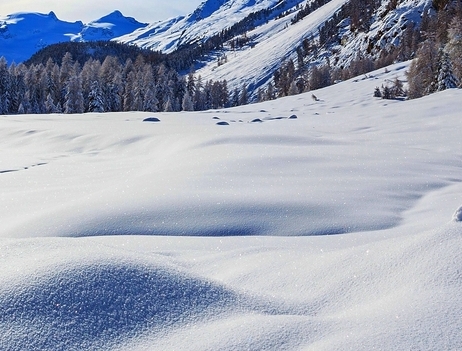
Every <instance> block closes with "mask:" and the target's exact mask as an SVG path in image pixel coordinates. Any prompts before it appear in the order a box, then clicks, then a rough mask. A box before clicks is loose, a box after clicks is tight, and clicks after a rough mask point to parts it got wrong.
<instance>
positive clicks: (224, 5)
mask: <svg viewBox="0 0 462 351" xmlns="http://www.w3.org/2000/svg"><path fill="white" fill-rule="evenodd" d="M279 2H280V0H206V1H204V2H203V3H202V4H201V5H200V6H199V7H198V8H197V9H196V11H194V12H193V13H191V14H189V15H187V16H184V17H183V16H182V17H178V18H174V19H169V20H166V21H161V22H159V23H153V24H150V25H148V26H147V27H145V28H142V29H140V30H138V31H135V32H133V33H130V34H127V35H125V36H121V37H119V38H117V39H116V40H117V41H120V42H125V43H131V44H135V45H138V46H141V47H143V48H148V49H153V50H160V51H162V52H165V53H169V52H172V51H173V50H175V49H177V48H178V47H180V46H181V45H183V44H190V43H194V42H198V41H202V40H205V39H207V38H209V37H211V36H213V35H215V34H218V33H220V32H221V31H222V30H223V29H227V28H229V27H231V26H232V25H233V24H235V23H237V22H239V21H240V20H242V19H244V18H245V17H247V16H248V15H249V14H250V13H252V12H257V11H259V10H263V9H269V8H272V7H274V6H275V5H277V4H278V3H279ZM300 2H302V0H290V1H289V3H290V4H293V5H295V4H296V3H300Z"/></svg>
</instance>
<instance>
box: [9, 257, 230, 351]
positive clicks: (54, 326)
mask: <svg viewBox="0 0 462 351" xmlns="http://www.w3.org/2000/svg"><path fill="white" fill-rule="evenodd" d="M43 271H44V270H43V269H42V272H41V274H39V275H38V276H35V277H34V278H32V279H31V280H29V279H25V280H26V283H20V282H19V283H18V282H16V284H13V285H12V286H11V285H10V286H5V285H3V287H2V289H1V290H0V309H1V310H2V313H1V315H0V326H1V329H2V330H9V332H8V333H7V334H4V335H3V336H2V337H1V338H0V348H1V349H2V350H7V349H8V350H58V349H61V350H62V349H65V350H77V349H79V350H81V349H84V348H87V347H89V346H90V347H91V349H100V348H101V347H103V346H104V345H105V346H108V345H110V344H112V343H114V342H117V341H120V339H121V338H123V339H126V338H130V337H134V336H136V335H137V334H138V333H142V332H143V331H146V330H148V329H149V330H150V332H151V333H152V332H153V331H155V332H162V331H165V330H166V329H168V328H169V327H171V326H173V325H175V326H176V327H178V326H179V325H182V324H184V323H187V322H192V321H197V320H200V319H201V318H205V317H207V316H208V315H210V314H213V315H218V314H220V312H221V311H224V310H226V309H229V308H230V307H231V306H234V307H235V306H236V305H237V302H236V300H237V296H236V294H235V293H233V292H232V291H230V290H227V289H225V288H224V287H222V286H218V285H216V284H213V283H211V282H209V281H206V280H202V279H198V278H193V277H190V276H187V275H185V274H182V273H180V272H175V271H173V270H171V269H168V268H164V267H152V266H142V265H139V264H136V263H132V262H117V263H115V262H106V261H103V262H93V263H91V264H83V263H77V264H75V263H73V262H65V266H64V267H59V266H55V267H54V268H53V271H50V272H48V271H47V270H45V273H43Z"/></svg>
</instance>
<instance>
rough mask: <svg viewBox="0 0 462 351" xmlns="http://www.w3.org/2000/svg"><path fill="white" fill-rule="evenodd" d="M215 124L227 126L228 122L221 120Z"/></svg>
mask: <svg viewBox="0 0 462 351" xmlns="http://www.w3.org/2000/svg"><path fill="white" fill-rule="evenodd" d="M217 126H229V123H228V122H226V121H221V122H218V123H217Z"/></svg>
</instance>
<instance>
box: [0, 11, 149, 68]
mask: <svg viewBox="0 0 462 351" xmlns="http://www.w3.org/2000/svg"><path fill="white" fill-rule="evenodd" d="M144 26H146V24H145V23H140V22H138V21H136V20H135V19H133V18H131V17H125V16H123V15H122V14H121V13H120V12H119V11H114V12H112V13H111V14H109V15H107V16H104V17H102V18H100V19H97V20H95V21H92V22H90V23H88V24H84V23H83V22H81V21H77V22H66V21H62V20H60V19H58V18H57V17H56V15H55V14H54V12H50V13H49V14H41V13H15V14H12V15H9V16H6V17H3V18H0V48H1V49H0V56H3V57H5V58H6V59H7V61H8V62H10V63H11V62H16V63H19V62H22V61H25V60H27V59H28V58H30V56H31V55H32V54H34V53H35V52H37V51H38V50H40V49H42V48H44V47H46V46H48V45H51V44H55V43H60V42H65V41H89V40H110V39H112V38H114V37H117V36H122V35H124V34H126V33H131V32H133V31H134V30H136V29H138V28H141V27H144Z"/></svg>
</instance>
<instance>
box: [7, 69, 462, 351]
mask: <svg viewBox="0 0 462 351" xmlns="http://www.w3.org/2000/svg"><path fill="white" fill-rule="evenodd" d="M405 69H406V65H405V64H398V65H395V66H392V67H389V68H388V71H387V72H386V71H385V70H379V71H377V72H374V73H372V74H370V75H368V76H367V77H362V78H361V77H360V78H357V79H353V80H350V81H347V82H344V83H340V84H338V85H335V86H332V87H329V88H325V89H322V90H319V91H316V92H315V94H316V96H317V97H318V98H319V101H313V100H312V99H311V97H310V95H311V93H310V94H304V95H298V96H294V97H288V98H284V99H279V100H276V101H270V102H266V103H262V104H254V105H248V106H242V107H239V108H233V109H228V110H218V111H206V112H192V113H156V114H146V113H115V114H86V115H41V116H38V115H27V116H2V117H0V120H1V124H2V128H1V129H0V186H1V189H2V191H1V192H0V214H1V219H2V225H1V227H0V311H1V313H0V328H1V330H2V333H1V335H0V349H1V350H37V349H40V350H82V349H88V350H103V349H111V350H174V349H175V350H244V349H248V350H263V349H265V350H294V349H297V350H350V349H355V350H367V351H369V350H371V349H381V350H409V349H415V350H457V349H461V348H462V337H461V334H460V330H462V312H461V309H460V306H461V305H462V294H461V293H460V291H461V289H462V279H461V278H462V277H461V272H462V255H461V254H460V253H461V252H462V226H461V223H460V222H461V221H462V218H461V217H462V215H461V213H462V210H461V205H462V197H461V194H462V183H461V181H462V141H461V140H462V138H461V136H462V135H461V131H460V112H459V107H458V104H457V102H459V101H460V100H461V98H462V91H460V90H449V91H444V92H441V93H437V94H434V95H432V96H429V97H426V98H423V99H419V100H414V101H386V100H381V99H377V98H373V97H372V94H373V90H374V88H375V86H380V85H381V84H383V83H386V82H387V81H390V80H393V79H394V78H395V77H401V78H402V77H403V75H404V71H405ZM291 116H296V117H297V118H289V117H291ZM149 117H153V118H158V119H159V121H158V122H156V123H151V122H144V121H143V120H144V119H146V118H149ZM256 119H259V120H260V123H251V122H252V121H254V120H256ZM220 121H222V122H227V123H228V124H227V125H226V124H222V125H217V122H220ZM454 211H456V213H455V214H454ZM327 234H335V235H327Z"/></svg>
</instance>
